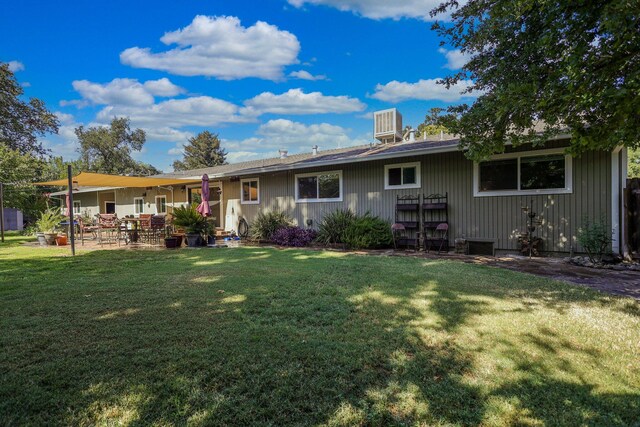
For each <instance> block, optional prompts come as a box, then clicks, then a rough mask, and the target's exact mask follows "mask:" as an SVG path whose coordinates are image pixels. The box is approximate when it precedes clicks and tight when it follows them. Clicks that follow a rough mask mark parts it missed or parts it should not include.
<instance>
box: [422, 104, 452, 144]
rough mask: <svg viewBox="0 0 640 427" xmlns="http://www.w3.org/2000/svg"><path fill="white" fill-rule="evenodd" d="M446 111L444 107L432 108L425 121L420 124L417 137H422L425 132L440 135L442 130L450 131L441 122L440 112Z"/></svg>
mask: <svg viewBox="0 0 640 427" xmlns="http://www.w3.org/2000/svg"><path fill="white" fill-rule="evenodd" d="M443 111H444V108H437V107H435V108H432V109H430V110H429V113H428V114H427V115H426V116H425V118H424V122H423V123H420V124H419V125H418V130H417V134H416V137H418V136H420V137H422V136H423V135H424V134H425V133H426V134H427V135H439V134H440V132H445V133H448V131H447V129H446V128H445V127H444V126H442V125H441V124H440V123H439V120H440V114H441V113H442V112H443Z"/></svg>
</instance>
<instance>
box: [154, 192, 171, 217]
mask: <svg viewBox="0 0 640 427" xmlns="http://www.w3.org/2000/svg"><path fill="white" fill-rule="evenodd" d="M158 199H164V209H165V211H164V212H158ZM155 202H156V215H165V214H166V213H167V208H168V205H167V196H166V195H162V196H156V198H155Z"/></svg>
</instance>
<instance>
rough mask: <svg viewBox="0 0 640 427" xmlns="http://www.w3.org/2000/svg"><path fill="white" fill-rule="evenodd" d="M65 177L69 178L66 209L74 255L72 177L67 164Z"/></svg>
mask: <svg viewBox="0 0 640 427" xmlns="http://www.w3.org/2000/svg"><path fill="white" fill-rule="evenodd" d="M67 177H68V180H69V206H67V210H69V239H70V240H71V255H72V256H75V255H76V239H75V235H74V234H75V230H74V228H75V227H74V226H73V178H72V176H71V165H67Z"/></svg>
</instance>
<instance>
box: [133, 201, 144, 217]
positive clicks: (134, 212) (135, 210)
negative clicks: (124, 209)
mask: <svg viewBox="0 0 640 427" xmlns="http://www.w3.org/2000/svg"><path fill="white" fill-rule="evenodd" d="M138 200H142V211H140V212H137V205H136V202H137V201H138ZM133 214H134V215H140V214H144V197H134V198H133Z"/></svg>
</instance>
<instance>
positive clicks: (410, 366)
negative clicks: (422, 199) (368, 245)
mask: <svg viewBox="0 0 640 427" xmlns="http://www.w3.org/2000/svg"><path fill="white" fill-rule="evenodd" d="M11 239H12V240H11V243H9V244H5V245H3V246H0V331H1V332H0V424H2V425H19V424H20V425H24V424H27V425H28V424H31V425H45V424H47V425H95V424H98V425H141V424H145V425H146V424H156V425H172V424H180V425H184V424H189V425H291V424H295V425H335V426H338V425H345V426H346V425H349V426H351V425H478V424H481V425H514V424H517V425H603V426H616V425H634V424H635V425H638V424H637V423H638V420H640V362H639V361H640V344H639V343H640V308H639V304H638V303H636V302H635V301H633V300H630V299H622V298H614V297H608V296H605V295H603V294H598V293H596V292H594V291H591V290H588V289H583V288H579V287H572V286H568V285H564V284H561V283H559V282H555V281H552V280H548V279H543V278H538V277H534V276H530V275H524V274H520V273H516V272H511V271H506V270H501V269H496V268H491V267H485V266H478V265H470V264H463V263H459V262H454V261H440V260H424V259H415V258H406V257H375V256H362V255H352V254H345V253H336V252H323V251H307V250H275V249H269V248H238V249H219V250H212V249H203V250H189V249H181V250H177V251H164V250H163V251H94V252H84V253H82V252H81V253H80V255H79V256H77V257H75V258H71V257H68V256H67V254H68V252H69V251H68V250H60V249H56V248H48V249H40V248H27V247H24V246H21V245H20V244H19V239H18V238H17V237H12V238H11Z"/></svg>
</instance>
